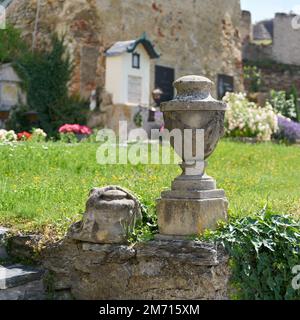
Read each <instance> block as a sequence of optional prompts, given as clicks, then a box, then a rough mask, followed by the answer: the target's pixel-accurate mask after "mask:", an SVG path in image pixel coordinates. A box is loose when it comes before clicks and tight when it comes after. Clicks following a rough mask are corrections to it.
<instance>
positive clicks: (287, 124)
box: [278, 116, 300, 142]
mask: <svg viewBox="0 0 300 320" xmlns="http://www.w3.org/2000/svg"><path fill="white" fill-rule="evenodd" d="M278 125H279V139H284V140H288V141H289V142H296V141H297V140H300V123H298V122H294V121H292V120H291V119H289V118H285V117H283V116H278Z"/></svg>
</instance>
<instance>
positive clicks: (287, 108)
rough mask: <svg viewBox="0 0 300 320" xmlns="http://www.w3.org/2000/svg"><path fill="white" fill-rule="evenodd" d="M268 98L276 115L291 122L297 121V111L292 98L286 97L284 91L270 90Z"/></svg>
mask: <svg viewBox="0 0 300 320" xmlns="http://www.w3.org/2000/svg"><path fill="white" fill-rule="evenodd" d="M270 97H271V98H270V101H269V102H270V104H271V105H272V106H273V108H274V110H275V111H276V112H277V113H280V114H282V115H283V116H284V117H287V118H290V119H292V120H297V109H296V105H295V100H294V97H288V95H287V93H286V92H285V91H275V90H271V92H270Z"/></svg>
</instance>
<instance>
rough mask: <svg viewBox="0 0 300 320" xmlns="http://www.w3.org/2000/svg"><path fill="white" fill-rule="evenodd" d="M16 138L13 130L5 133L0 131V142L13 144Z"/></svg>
mask: <svg viewBox="0 0 300 320" xmlns="http://www.w3.org/2000/svg"><path fill="white" fill-rule="evenodd" d="M17 139H18V137H17V135H16V133H15V132H14V131H13V130H10V131H6V130H4V129H1V130H0V142H15V141H17Z"/></svg>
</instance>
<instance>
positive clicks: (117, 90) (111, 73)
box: [105, 56, 125, 104]
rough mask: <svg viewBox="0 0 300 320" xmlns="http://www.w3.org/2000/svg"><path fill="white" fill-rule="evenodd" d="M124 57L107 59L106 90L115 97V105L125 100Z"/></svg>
mask: <svg viewBox="0 0 300 320" xmlns="http://www.w3.org/2000/svg"><path fill="white" fill-rule="evenodd" d="M124 76H125V75H124V70H123V56H116V57H107V58H106V74H105V89H106V91H107V92H109V93H110V94H111V95H112V97H113V103H114V104H119V103H120V104H121V103H123V102H124V100H125V91H124V88H122V81H121V79H123V78H124Z"/></svg>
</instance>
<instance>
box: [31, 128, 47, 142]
mask: <svg viewBox="0 0 300 320" xmlns="http://www.w3.org/2000/svg"><path fill="white" fill-rule="evenodd" d="M46 138H47V133H46V132H45V131H44V130H43V129H40V128H38V129H33V132H32V135H31V139H32V140H34V141H36V142H43V141H45V140H46Z"/></svg>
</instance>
